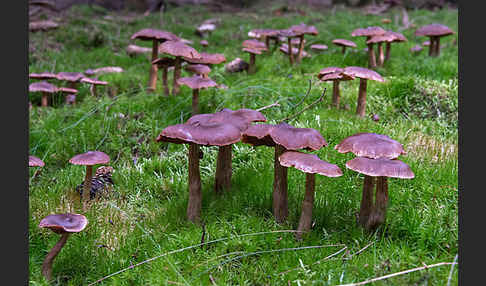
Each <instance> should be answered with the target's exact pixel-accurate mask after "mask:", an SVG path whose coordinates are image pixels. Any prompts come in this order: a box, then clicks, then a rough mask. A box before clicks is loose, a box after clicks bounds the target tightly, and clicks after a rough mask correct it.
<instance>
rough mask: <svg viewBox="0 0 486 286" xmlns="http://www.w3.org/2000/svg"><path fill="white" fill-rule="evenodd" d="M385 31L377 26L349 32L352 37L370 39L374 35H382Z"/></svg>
mask: <svg viewBox="0 0 486 286" xmlns="http://www.w3.org/2000/svg"><path fill="white" fill-rule="evenodd" d="M385 32H386V31H385V30H384V29H383V28H381V27H377V26H370V27H367V28H358V29H355V30H354V31H352V32H351V36H352V37H361V36H364V37H371V36H376V35H383V34H384V33H385Z"/></svg>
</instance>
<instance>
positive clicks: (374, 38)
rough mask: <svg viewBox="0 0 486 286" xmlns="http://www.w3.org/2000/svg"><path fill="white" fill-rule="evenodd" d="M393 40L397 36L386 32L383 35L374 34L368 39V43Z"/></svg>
mask: <svg viewBox="0 0 486 286" xmlns="http://www.w3.org/2000/svg"><path fill="white" fill-rule="evenodd" d="M393 40H395V36H393V35H391V34H387V33H385V34H383V35H375V36H372V37H371V38H370V39H369V40H367V41H366V43H367V44H376V43H383V42H393Z"/></svg>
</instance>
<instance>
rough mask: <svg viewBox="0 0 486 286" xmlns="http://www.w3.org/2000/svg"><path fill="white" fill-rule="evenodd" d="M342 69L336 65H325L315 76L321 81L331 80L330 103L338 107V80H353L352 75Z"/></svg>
mask: <svg viewBox="0 0 486 286" xmlns="http://www.w3.org/2000/svg"><path fill="white" fill-rule="evenodd" d="M343 71H344V69H342V68H338V67H327V68H323V69H321V70H320V71H319V74H317V77H318V78H319V79H320V80H321V81H332V82H333V86H332V105H333V106H335V107H339V98H340V92H339V82H341V81H343V80H344V81H346V80H353V79H354V76H351V75H348V74H345V73H343Z"/></svg>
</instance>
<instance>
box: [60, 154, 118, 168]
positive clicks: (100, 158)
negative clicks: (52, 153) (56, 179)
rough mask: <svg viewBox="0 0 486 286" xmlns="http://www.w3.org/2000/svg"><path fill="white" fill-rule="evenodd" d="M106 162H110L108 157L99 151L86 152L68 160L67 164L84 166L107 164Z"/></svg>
mask: <svg viewBox="0 0 486 286" xmlns="http://www.w3.org/2000/svg"><path fill="white" fill-rule="evenodd" d="M108 162H110V157H109V156H108V155H106V154H105V153H103V152H101V151H88V152H86V153H83V154H78V155H76V156H74V157H72V158H71V159H69V163H71V164H74V165H85V166H91V165H96V164H107V163H108Z"/></svg>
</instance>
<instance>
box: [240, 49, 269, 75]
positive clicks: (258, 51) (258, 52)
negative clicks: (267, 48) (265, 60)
mask: <svg viewBox="0 0 486 286" xmlns="http://www.w3.org/2000/svg"><path fill="white" fill-rule="evenodd" d="M242 51H244V52H247V53H249V54H250V63H249V64H248V70H247V71H248V74H253V73H255V70H256V65H255V58H256V55H261V54H262V51H264V50H263V49H257V48H243V49H242Z"/></svg>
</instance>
